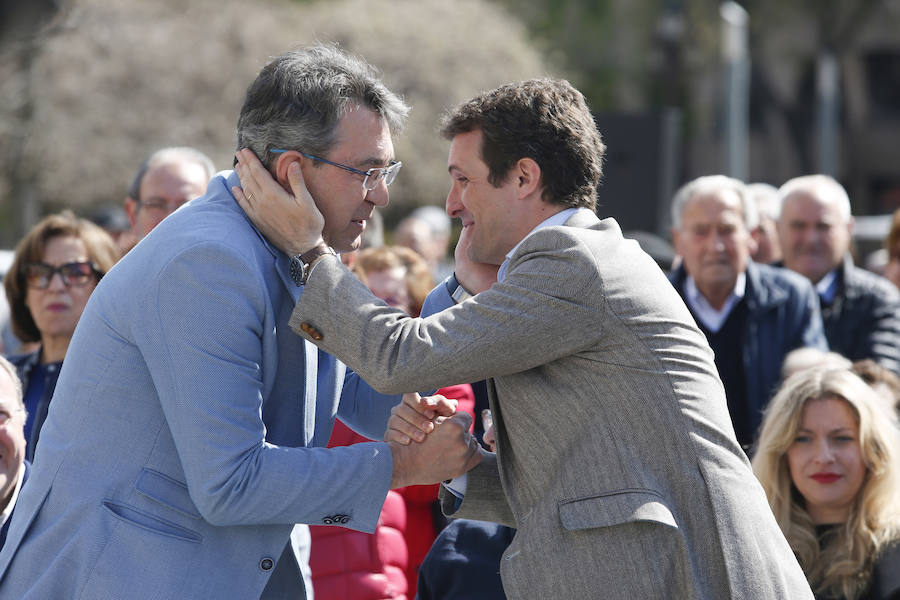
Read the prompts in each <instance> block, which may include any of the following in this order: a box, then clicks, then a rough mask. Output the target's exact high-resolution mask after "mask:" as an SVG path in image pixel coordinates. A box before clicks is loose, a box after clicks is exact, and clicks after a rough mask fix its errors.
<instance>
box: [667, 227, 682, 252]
mask: <svg viewBox="0 0 900 600" xmlns="http://www.w3.org/2000/svg"><path fill="white" fill-rule="evenodd" d="M669 231H671V232H672V248H673V249H674V250H675V252H678V239H679V234H680V233H681V231H680V230H679V229H676V228H675V227H672V228H671V229H670V230H669Z"/></svg>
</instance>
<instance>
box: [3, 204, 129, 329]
mask: <svg viewBox="0 0 900 600" xmlns="http://www.w3.org/2000/svg"><path fill="white" fill-rule="evenodd" d="M58 237H74V238H77V239H79V240H81V242H82V243H83V244H84V247H85V248H86V249H87V253H88V258H89V259H90V261H91V262H92V263H94V269H95V270H96V271H97V272H98V273H99V274H100V276H101V277H102V276H103V275H105V274H106V272H107V271H109V270H110V269H111V268H112V266H113V265H114V264H116V261H117V260H119V257H120V251H119V248H118V246H116V243H115V242H114V241H113V239H112V238H111V237H110V236H109V234H108V233H106V232H105V231H104V230H103V229H102V228H100V227H98V226H97V225H94V224H93V223H91V222H90V221H88V220H87V219H82V218H80V217H76V216H75V213H73V212H72V211H70V210H64V211H62V212H61V213H57V214H53V215H49V216H47V217H44V218H43V219H42V220H41V221H40V222H39V223H38V224H37V225H35V226H34V227H33V228H32V229H31V231H29V232H28V233H27V234H26V235H25V237H24V238H22V240H21V241H20V242H19V244H18V245H17V246H16V255H15V258H13V262H12V265H10V267H9V273H7V275H6V277H5V278H4V279H3V287H4V288H6V298H7V299H8V300H9V312H10V325H11V326H12V330H13V333H14V334H16V337H18V338H19V339H20V340H22V341H23V342H39V341H41V332H40V331H39V330H38V328H37V324H36V323H35V322H34V319H33V318H32V316H31V311H30V310H28V307H27V306H26V305H25V295H26V293H27V291H28V287H27V285H26V283H25V267H26V266H27V265H28V264H30V263H34V262H40V261H41V260H43V258H44V251H45V250H46V249H47V244H48V242H49V241H50V240H52V239H53V238H58Z"/></svg>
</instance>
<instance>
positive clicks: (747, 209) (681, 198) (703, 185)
mask: <svg viewBox="0 0 900 600" xmlns="http://www.w3.org/2000/svg"><path fill="white" fill-rule="evenodd" d="M721 190H731V191H733V192H734V193H736V194H737V196H738V198H739V199H740V201H741V215H742V216H743V220H744V226H746V227H747V231H750V230H752V229H753V228H755V227H756V226H757V225H758V224H759V215H758V214H757V212H756V206H755V205H751V203H750V202H747V186H746V185H745V184H744V182H743V181H741V180H740V179H735V178H734V177H728V176H726V175H705V176H703V177H698V178H697V179H693V180H691V181H688V182H687V183H686V184H684V185H683V186H681V187H680V188H678V191H677V192H675V195H674V196H673V197H672V228H673V229H681V224H682V217H683V216H684V209H685V207H686V206H687V204H688V202H690V201H691V199H692V198H693V197H694V196H697V195H699V194H708V193H711V192H718V191H721Z"/></svg>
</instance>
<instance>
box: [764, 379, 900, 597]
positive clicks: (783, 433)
mask: <svg viewBox="0 0 900 600" xmlns="http://www.w3.org/2000/svg"><path fill="white" fill-rule="evenodd" d="M823 398H836V399H840V400H843V401H845V402H846V403H847V404H848V405H849V406H850V408H851V410H852V411H853V414H854V417H855V419H856V421H857V424H858V426H859V446H860V452H861V454H862V458H863V462H864V463H865V465H866V471H867V472H866V476H865V478H864V480H863V484H862V487H861V488H860V490H859V493H858V494H857V497H856V500H855V501H854V502H853V504H852V506H851V508H850V515H849V518H848V519H847V522H846V523H844V524H843V525H842V526H841V527H839V528H838V529H837V531H835V532H834V535H831V536H829V537H828V539H827V540H825V541H824V543H823V544H822V546H821V547H820V542H819V539H818V538H817V536H816V529H815V523H813V520H812V518H811V517H810V515H809V513H808V512H807V511H806V508H805V501H804V499H803V496H802V495H801V494H800V492H799V491H798V490H797V488H796V486H795V485H794V484H793V482H792V480H791V475H790V471H789V469H788V463H787V456H786V455H787V451H788V448H789V447H790V446H791V444H792V443H793V442H794V438H795V436H796V434H797V429H798V427H799V424H800V417H801V413H802V411H803V407H804V406H805V405H806V403H807V402H809V401H811V400H819V399H823ZM884 412H885V411H884V409H883V406H882V403H881V402H879V400H878V397H877V396H876V394H875V392H874V391H873V390H872V389H871V388H870V387H869V386H868V385H867V384H866V383H865V382H864V381H863V380H862V379H860V378H859V377H858V376H856V375H855V374H854V373H852V372H850V371H849V370H847V369H829V368H827V367H826V368H819V369H809V370H805V371H800V372H798V373H795V374H794V375H792V376H791V377H790V378H789V379H788V380H787V381H785V382H784V384H783V385H782V387H781V389H780V390H779V391H778V393H777V394H776V395H775V397H774V398H773V399H772V401H771V402H770V403H769V407H768V409H767V410H766V414H765V417H764V419H763V424H762V429H761V431H760V436H759V442H758V448H757V451H756V454H755V455H754V457H753V471H754V472H755V473H756V476H757V477H758V478H759V481H760V483H762V486H763V489H765V491H766V496H768V499H769V505H770V506H771V507H772V512H773V513H774V514H775V519H776V520H777V521H778V524H779V526H780V527H781V530H782V532H783V533H784V535H785V537H786V538H787V541H788V543H789V544H790V546H791V548H792V549H793V550H794V553H795V554H796V555H797V559H798V560H799V562H800V566H801V567H803V571H804V573H806V576H807V579H809V583H810V585H811V586H812V588H813V591H814V592H815V593H816V595H817V596H818V595H820V594H821V595H826V596H834V595H836V596H840V597H842V598H850V599H855V598H858V597H859V596H860V594H862V593H863V592H864V591H865V590H866V588H867V587H868V586H869V583H870V579H871V574H872V565H873V564H874V561H875V560H876V558H877V557H878V555H879V553H880V552H881V551H882V550H883V549H885V548H886V547H887V545H889V544H890V543H891V542H892V541H894V540H897V539H898V538H900V497H898V496H900V450H898V437H900V432H898V430H897V429H896V427H894V426H893V425H891V423H892V421H891V420H890V419H889V418H888V417H887V416H886V415H885V414H883V413H884Z"/></svg>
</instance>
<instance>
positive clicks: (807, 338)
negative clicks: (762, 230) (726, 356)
mask: <svg viewBox="0 0 900 600" xmlns="http://www.w3.org/2000/svg"><path fill="white" fill-rule="evenodd" d="M746 275H747V286H746V289H745V292H744V302H745V303H746V306H747V318H746V322H745V323H744V329H743V331H744V340H743V344H742V347H740V348H737V347H734V351H735V352H740V353H741V354H742V356H743V366H744V380H745V383H746V389H745V398H746V401H747V405H748V409H749V410H748V411H747V412H748V414H749V415H751V419H752V422H751V423H750V425H751V431H756V430H757V429H758V428H759V424H760V422H761V421H762V412H763V410H764V409H765V407H766V405H767V404H768V403H769V400H770V399H771V398H772V396H773V392H774V391H775V389H776V387H777V386H778V383H779V381H780V379H781V363H782V362H784V357H785V356H786V355H787V353H788V352H790V351H791V350H795V349H797V348H802V347H813V348H819V349H821V350H828V342H827V341H826V340H825V333H824V329H823V326H822V317H821V314H820V312H819V299H818V296H817V295H816V292H815V289H814V288H813V287H812V284H810V282H809V280H808V279H806V278H805V277H803V276H801V275H798V274H797V273H794V272H792V271H789V270H787V269H781V268H778V267H772V266H769V265H761V264H756V263H754V262H750V263H748V265H747V273H746ZM686 279H687V273H686V271H685V270H684V267H683V266H682V267H679V268H678V269H676V270H675V271H673V272H672V273H670V274H669V280H670V281H671V282H672V284H673V285H674V286H675V289H677V290H678V293H679V294H681V296H682V298H684V283H685V281H686ZM719 360H720V357H718V356H717V357H716V363H717V364H718V363H719Z"/></svg>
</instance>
